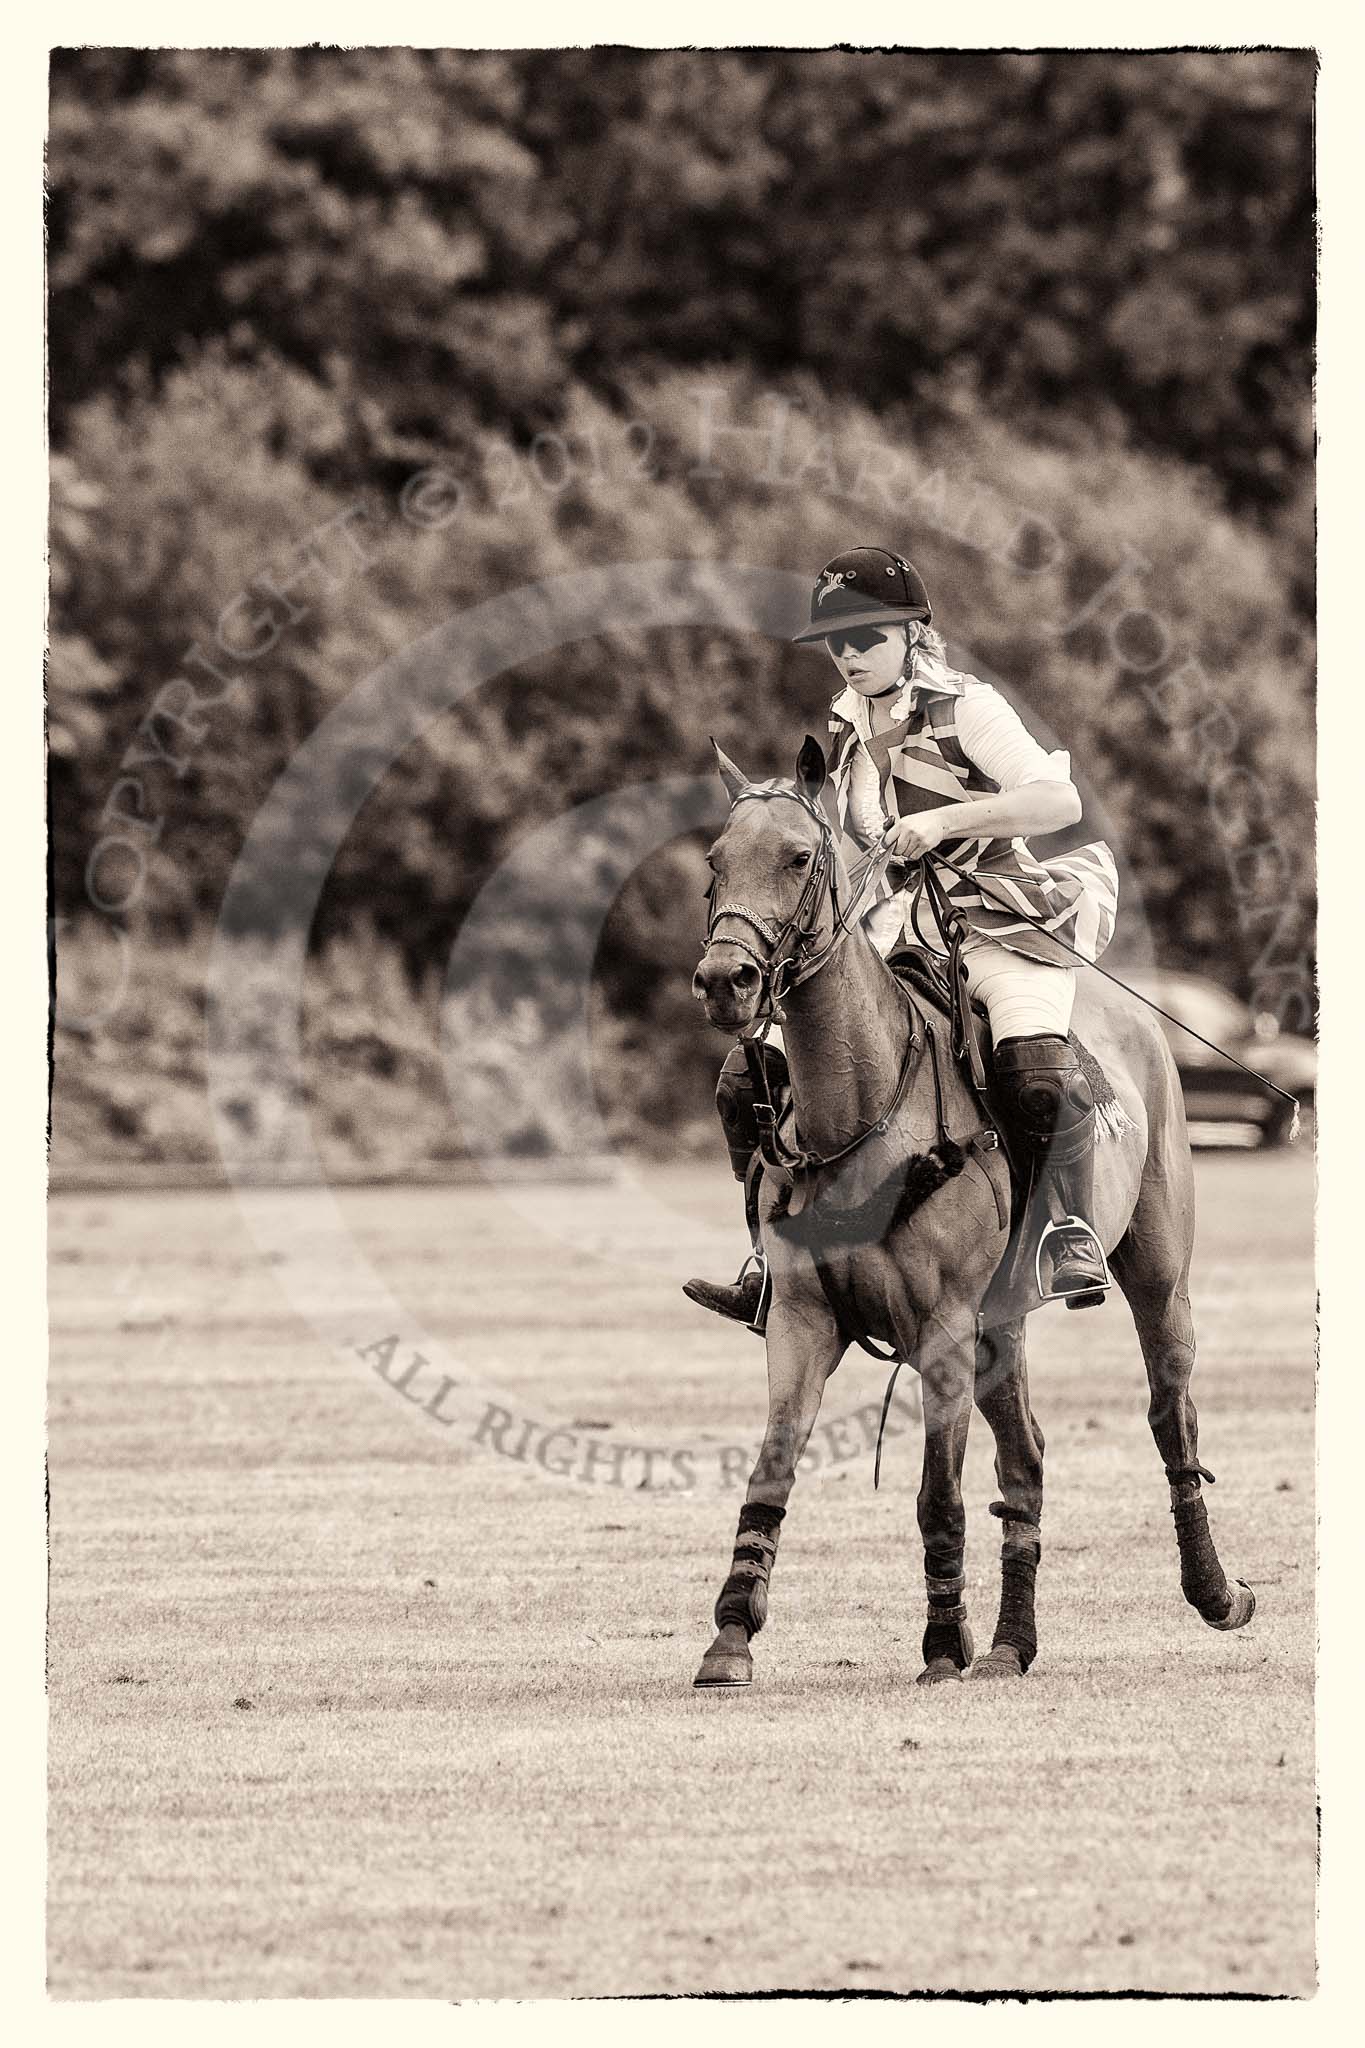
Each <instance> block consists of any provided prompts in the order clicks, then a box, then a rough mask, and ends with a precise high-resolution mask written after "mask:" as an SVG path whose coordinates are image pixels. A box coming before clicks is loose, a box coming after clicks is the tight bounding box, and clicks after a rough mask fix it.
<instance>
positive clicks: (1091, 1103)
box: [995, 1038, 1095, 1150]
mask: <svg viewBox="0 0 1365 2048" xmlns="http://www.w3.org/2000/svg"><path fill="white" fill-rule="evenodd" d="M995 1076H996V1082H997V1085H998V1087H999V1089H1000V1092H1001V1094H1002V1095H1003V1096H1004V1098H1005V1100H1006V1102H1007V1103H1008V1105H1009V1109H1010V1112H1011V1115H1012V1116H1013V1118H1014V1119H1016V1120H1017V1125H1018V1129H1019V1132H1020V1135H1021V1136H1022V1137H1024V1138H1026V1139H1027V1140H1028V1142H1029V1144H1030V1145H1032V1146H1034V1147H1035V1148H1036V1149H1038V1150H1043V1149H1046V1148H1047V1147H1048V1146H1050V1145H1051V1143H1052V1140H1053V1138H1054V1137H1056V1138H1062V1137H1064V1136H1066V1135H1067V1134H1069V1133H1070V1132H1073V1131H1074V1132H1076V1133H1077V1134H1078V1135H1080V1134H1082V1133H1083V1130H1084V1129H1085V1128H1086V1127H1088V1126H1089V1124H1090V1121H1091V1119H1092V1117H1093V1116H1094V1113H1095V1098H1094V1096H1093V1094H1092V1093H1091V1090H1090V1083H1089V1082H1088V1081H1087V1080H1086V1078H1085V1075H1084V1073H1083V1072H1082V1070H1081V1068H1080V1065H1079V1064H1078V1062H1077V1059H1076V1055H1075V1053H1074V1052H1073V1051H1072V1049H1071V1046H1070V1044H1069V1043H1068V1042H1067V1040H1066V1039H1064V1038H1007V1039H1005V1040H1004V1041H1003V1043H1002V1044H1000V1045H998V1046H997V1047H996V1048H995Z"/></svg>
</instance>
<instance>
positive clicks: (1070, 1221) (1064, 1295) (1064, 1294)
mask: <svg viewBox="0 0 1365 2048" xmlns="http://www.w3.org/2000/svg"><path fill="white" fill-rule="evenodd" d="M1071 1230H1083V1231H1084V1232H1085V1234H1086V1236H1087V1237H1088V1238H1089V1240H1090V1245H1091V1249H1092V1251H1093V1253H1094V1257H1095V1262H1096V1264H1097V1265H1098V1266H1099V1269H1100V1273H1101V1274H1102V1275H1103V1278H1101V1279H1097V1280H1089V1281H1087V1282H1086V1283H1085V1285H1084V1286H1083V1287H1065V1288H1056V1287H1052V1286H1048V1287H1045V1286H1044V1285H1043V1253H1044V1252H1045V1251H1046V1250H1047V1248H1048V1246H1049V1244H1050V1243H1051V1241H1052V1239H1053V1238H1054V1237H1060V1236H1061V1235H1062V1233H1063V1232H1064V1231H1071ZM1033 1277H1034V1280H1035V1282H1036V1284H1037V1288H1038V1293H1039V1295H1040V1296H1041V1297H1042V1299H1043V1300H1044V1301H1045V1302H1047V1301H1066V1302H1071V1301H1075V1302H1089V1301H1098V1300H1099V1299H1100V1298H1101V1295H1102V1294H1103V1291H1104V1289H1105V1288H1107V1287H1112V1286H1113V1284H1114V1278H1113V1275H1112V1274H1111V1272H1110V1271H1109V1261H1108V1260H1107V1259H1106V1258H1105V1256H1104V1246H1103V1245H1102V1244H1101V1243H1100V1240H1099V1235H1098V1233H1097V1232H1096V1230H1095V1228H1094V1226H1093V1225H1092V1224H1089V1223H1087V1222H1086V1220H1085V1218H1084V1217H1083V1216H1063V1217H1062V1218H1061V1220H1060V1222H1057V1223H1049V1224H1048V1225H1047V1227H1046V1228H1045V1229H1044V1231H1043V1233H1042V1235H1041V1236H1040V1237H1039V1239H1038V1245H1037V1249H1036V1251H1035V1252H1034V1254H1033Z"/></svg>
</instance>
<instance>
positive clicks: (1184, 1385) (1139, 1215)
mask: <svg viewBox="0 0 1365 2048" xmlns="http://www.w3.org/2000/svg"><path fill="white" fill-rule="evenodd" d="M1193 1246H1194V1175H1193V1168H1192V1166H1191V1165H1190V1162H1189V1155H1188V1152H1186V1154H1185V1158H1184V1160H1183V1161H1180V1162H1179V1163H1178V1164H1177V1165H1176V1167H1175V1170H1173V1171H1172V1172H1171V1173H1170V1174H1169V1177H1167V1176H1162V1175H1160V1174H1157V1173H1154V1172H1153V1171H1152V1167H1151V1164H1150V1162H1149V1166H1148V1172H1147V1174H1146V1175H1145V1176H1144V1178H1143V1184H1142V1189H1141V1192H1140V1194H1139V1196H1138V1201H1137V1207H1136V1208H1135V1210H1134V1211H1133V1217H1132V1221H1131V1222H1130V1224H1129V1226H1128V1229H1127V1231H1126V1233H1125V1234H1124V1236H1123V1238H1122V1239H1121V1240H1120V1242H1119V1244H1118V1245H1117V1246H1116V1247H1115V1249H1114V1252H1113V1255H1112V1257H1111V1259H1110V1264H1111V1266H1112V1268H1113V1271H1114V1275H1115V1277H1116V1279H1117V1280H1118V1283H1119V1285H1120V1287H1122V1289H1123V1291H1124V1293H1125V1295H1126V1296H1127V1297H1128V1303H1129V1306H1130V1307H1131V1309H1132V1311H1133V1321H1134V1322H1135V1323H1136V1325H1137V1333H1138V1342H1139V1343H1140V1344H1141V1346H1142V1356H1143V1361H1144V1363H1145V1364H1146V1367H1147V1384H1148V1387H1149V1389H1150V1393H1151V1400H1150V1404H1149V1406H1148V1410H1147V1420H1148V1422H1149V1423H1150V1425H1151V1430H1152V1435H1153V1437H1154V1438H1155V1439H1156V1447H1157V1449H1158V1450H1159V1451H1160V1453H1161V1456H1162V1460H1163V1462H1164V1464H1165V1467H1166V1479H1167V1482H1168V1484H1169V1486H1170V1489H1171V1513H1172V1515H1173V1516H1174V1517H1175V1533H1176V1541H1177V1542H1178V1544H1179V1546H1180V1590H1181V1591H1182V1593H1183V1594H1184V1595H1185V1598H1186V1599H1187V1600H1188V1601H1189V1603H1190V1605H1191V1607H1194V1608H1196V1609H1197V1610H1198V1612H1199V1614H1200V1615H1202V1617H1203V1619H1204V1620H1205V1621H1206V1622H1207V1623H1208V1624H1209V1627H1210V1628H1218V1629H1230V1628H1241V1627H1242V1626H1243V1624H1244V1623H1245V1622H1248V1621H1250V1619H1251V1617H1252V1615H1253V1614H1254V1613H1255V1612H1256V1596H1255V1594H1254V1593H1253V1592H1252V1590H1251V1588H1250V1587H1249V1586H1248V1585H1246V1584H1244V1583H1243V1581H1242V1580H1240V1579H1239V1580H1238V1581H1237V1582H1236V1584H1235V1585H1233V1586H1229V1584H1228V1581H1227V1576H1226V1574H1225V1573H1224V1571H1223V1567H1222V1565H1221V1564H1220V1563H1219V1561H1218V1552H1217V1550H1216V1549H1215V1548H1214V1542H1213V1534H1212V1531H1211V1530H1210V1528H1209V1518H1208V1511H1207V1509H1206V1508H1205V1506H1204V1499H1203V1491H1202V1482H1203V1481H1204V1480H1205V1479H1207V1480H1209V1481H1210V1482H1212V1479H1213V1474H1212V1473H1211V1472H1208V1471H1206V1470H1205V1468H1204V1467H1203V1466H1202V1465H1201V1464H1200V1462H1199V1417H1198V1414H1197V1413H1196V1411H1195V1405H1194V1402H1193V1401H1192V1400H1191V1399H1190V1375H1191V1374H1192V1372H1193V1371H1194V1319H1193V1317H1192V1316H1191V1314H1190V1296H1189V1274H1190V1255H1191V1252H1192V1250H1193Z"/></svg>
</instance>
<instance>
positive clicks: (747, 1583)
mask: <svg viewBox="0 0 1365 2048" xmlns="http://www.w3.org/2000/svg"><path fill="white" fill-rule="evenodd" d="M786 1512H787V1510H786V1509H785V1508H769V1507H764V1506H763V1505H762V1503H761V1502H749V1501H746V1502H745V1504H744V1506H743V1507H742V1508H741V1509H740V1511H739V1531H738V1534H737V1535H736V1537H735V1554H734V1556H733V1557H732V1558H731V1560H730V1576H729V1578H728V1579H727V1580H726V1581H725V1584H724V1585H723V1586H722V1587H721V1589H720V1598H719V1599H718V1600H717V1601H716V1627H717V1628H725V1627H726V1626H727V1625H728V1624H729V1623H731V1622H734V1623H737V1624H738V1626H739V1627H740V1628H742V1629H743V1630H744V1633H745V1635H746V1636H749V1637H753V1636H756V1635H757V1634H758V1632H759V1630H760V1629H761V1628H762V1626H763V1624H764V1622H765V1621H766V1620H767V1619H768V1576H769V1574H770V1572H771V1571H772V1568H773V1559H774V1558H775V1557H776V1555H777V1538H778V1533H779V1531H780V1529H781V1526H782V1517H783V1516H784V1515H785V1514H786Z"/></svg>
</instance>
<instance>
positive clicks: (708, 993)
mask: <svg viewBox="0 0 1365 2048" xmlns="http://www.w3.org/2000/svg"><path fill="white" fill-rule="evenodd" d="M692 993H693V995H694V996H695V997H696V999H697V1001H698V1002H699V1003H700V1004H701V1005H702V1006H703V1008H704V1009H705V1011H706V1021H707V1023H708V1024H714V1025H715V1026H716V1028H717V1030H719V1031H738V1030H743V1029H744V1028H745V1026H746V1025H749V1024H752V1023H753V1021H754V1017H755V1014H756V1013H757V1010H758V1002H759V997H760V996H761V995H762V993H763V977H762V975H761V974H760V973H759V971H758V969H757V967H755V965H754V963H753V961H752V960H746V959H744V958H743V957H742V956H740V957H737V956H736V955H735V953H734V952H732V951H731V950H730V948H728V947H724V948H720V947H716V946H711V947H708V948H707V950H706V952H705V953H703V955H702V957H701V960H700V961H699V962H698V965H697V971H696V973H695V974H694V975H693V977H692Z"/></svg>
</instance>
